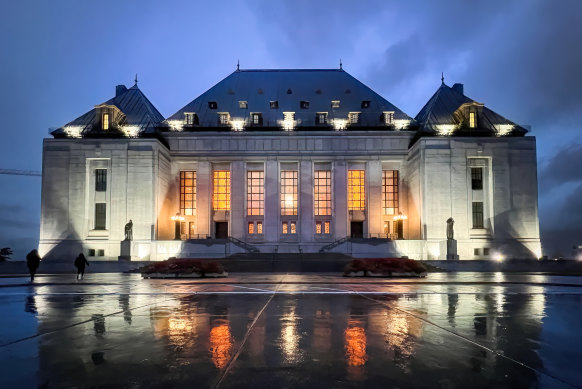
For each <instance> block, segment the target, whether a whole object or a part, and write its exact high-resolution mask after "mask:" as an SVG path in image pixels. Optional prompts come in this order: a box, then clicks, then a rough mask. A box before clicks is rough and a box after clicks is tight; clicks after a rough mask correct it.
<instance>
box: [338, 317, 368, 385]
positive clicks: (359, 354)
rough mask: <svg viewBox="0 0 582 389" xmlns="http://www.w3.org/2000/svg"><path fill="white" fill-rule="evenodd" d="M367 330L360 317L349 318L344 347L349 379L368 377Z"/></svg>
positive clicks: (357, 379) (356, 379) (360, 379)
mask: <svg viewBox="0 0 582 389" xmlns="http://www.w3.org/2000/svg"><path fill="white" fill-rule="evenodd" d="M366 343H367V338H366V330H365V329H364V323H363V322H362V321H361V320H359V319H353V318H350V319H348V323H347V325H346V329H345V330H344V349H345V353H346V364H347V366H346V373H347V379H348V380H349V381H362V380H364V379H365V378H366V369H365V364H366V362H367V360H368V355H367V354H366Z"/></svg>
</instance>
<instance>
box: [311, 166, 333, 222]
mask: <svg viewBox="0 0 582 389" xmlns="http://www.w3.org/2000/svg"><path fill="white" fill-rule="evenodd" d="M313 202H314V204H313V210H314V214H315V216H329V215H331V171H330V170H316V171H315V172H314V176H313Z"/></svg>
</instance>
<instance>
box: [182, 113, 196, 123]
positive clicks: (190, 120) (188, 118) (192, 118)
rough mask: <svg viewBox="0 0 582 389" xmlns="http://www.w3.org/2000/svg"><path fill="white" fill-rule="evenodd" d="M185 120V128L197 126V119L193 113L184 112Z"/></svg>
mask: <svg viewBox="0 0 582 389" xmlns="http://www.w3.org/2000/svg"><path fill="white" fill-rule="evenodd" d="M184 116H185V118H186V125H187V126H192V125H194V124H198V117H197V116H196V114H195V113H192V112H186V113H185V114H184Z"/></svg>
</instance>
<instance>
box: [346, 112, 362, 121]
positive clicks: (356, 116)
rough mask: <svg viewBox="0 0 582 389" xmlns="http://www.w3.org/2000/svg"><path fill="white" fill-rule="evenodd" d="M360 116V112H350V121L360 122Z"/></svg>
mask: <svg viewBox="0 0 582 389" xmlns="http://www.w3.org/2000/svg"><path fill="white" fill-rule="evenodd" d="M359 117H360V113H359V112H350V113H349V114H348V121H349V122H350V124H358V119H359Z"/></svg>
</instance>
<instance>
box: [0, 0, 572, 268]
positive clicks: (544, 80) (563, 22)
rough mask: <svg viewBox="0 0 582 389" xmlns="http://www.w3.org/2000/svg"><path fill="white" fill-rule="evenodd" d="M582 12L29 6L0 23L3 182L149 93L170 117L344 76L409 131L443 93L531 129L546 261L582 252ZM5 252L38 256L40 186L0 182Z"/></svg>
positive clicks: (506, 7)
mask: <svg viewBox="0 0 582 389" xmlns="http://www.w3.org/2000/svg"><path fill="white" fill-rule="evenodd" d="M580 20H582V2H580V1H577V0H562V1H549V0H546V1H541V0H528V1H507V0H503V1H491V0H490V1H478V2H476V1H472V2H467V1H461V0H459V1H439V2H434V1H426V2H420V1H407V2H400V1H385V0H368V1H365V2H364V1H341V0H335V1H327V0H326V1H313V0H312V1H307V0H294V1H286V2H283V1H280V2H275V1H262V0H247V1H232V2H226V1H213V2H210V1H200V2H193V1H184V2H178V1H165V2H160V1H122V0H117V1H100V2H84V1H76V0H69V1H42V0H38V1H27V0H21V1H17V2H10V3H7V4H4V5H3V7H2V13H1V14H0V40H1V46H0V47H1V48H0V58H1V64H2V68H1V69H2V71H1V73H0V103H1V104H0V113H1V117H2V127H1V128H0V131H1V132H2V141H1V143H0V168H4V169H30V170H40V169H41V158H42V153H41V150H42V139H43V138H45V137H48V128H49V127H58V126H61V125H63V124H65V123H66V122H68V121H69V120H71V119H74V118H76V117H77V116H79V115H81V114H82V113H84V112H87V111H88V110H90V109H91V108H92V107H93V106H94V105H95V104H98V103H101V102H103V101H105V100H107V99H109V98H110V97H112V96H113V94H114V87H115V85H116V84H121V83H124V84H126V85H128V86H129V85H131V84H132V83H133V78H134V76H135V73H138V77H139V79H140V83H139V85H140V88H141V89H142V91H144V93H145V94H146V95H147V96H148V97H149V98H150V100H151V101H152V102H153V103H154V105H156V107H157V108H158V109H159V110H160V112H161V113H162V114H163V115H164V116H169V115H171V114H172V113H174V112H175V111H176V110H178V109H179V108H180V107H182V106H184V105H185V104H186V103H187V102H189V101H191V100H192V99H194V98H195V97H197V96H198V95H199V94H201V93H202V92H204V91H205V90H206V89H208V88H209V87H211V86H212V85H214V84H215V83H217V82H218V81H220V80H221V79H222V78H224V77H225V76H227V75H228V74H229V73H230V72H232V71H233V70H234V69H235V68H236V61H237V59H240V62H241V67H242V68H247V69H248V68H335V67H337V66H338V63H339V59H340V58H341V59H342V61H343V64H344V69H345V70H346V71H348V72H349V73H351V74H352V75H353V76H355V77H356V78H358V79H360V80H361V81H362V82H364V83H366V84H367V85H369V86H370V87H371V88H372V89H374V90H376V91H377V92H378V93H380V94H381V95H383V96H384V97H385V98H386V99H388V100H389V101H390V102H392V103H393V104H395V105H396V106H398V107H399V108H400V109H402V110H403V111H404V112H406V113H407V114H408V115H410V116H413V117H414V116H415V115H416V113H417V112H418V111H419V110H420V109H421V108H422V106H423V105H424V103H425V102H426V101H427V100H428V99H429V98H430V96H431V95H432V94H433V93H434V91H435V90H436V89H437V88H438V86H439V85H440V75H441V72H444V74H445V82H446V83H447V84H449V85H452V84H453V83H455V82H461V83H464V84H465V94H466V95H467V96H469V97H471V98H473V99H475V100H477V101H479V102H483V103H485V105H487V106H488V107H489V108H491V109H493V110H495V111H497V112H499V113H500V114H502V115H504V116H506V117H507V118H509V119H511V120H513V121H515V122H517V123H520V124H529V125H531V126H532V135H535V136H536V137H537V141H538V176H539V182H540V218H541V223H542V226H541V227H542V233H543V236H542V238H543V239H544V242H543V243H544V246H545V247H547V248H548V249H552V251H554V247H557V246H560V247H562V248H563V250H562V251H564V252H566V251H568V249H569V248H570V247H569V246H571V245H572V244H574V243H578V244H582V195H581V193H582V169H580V168H579V165H580V164H581V162H582V157H581V156H582V135H581V127H582V125H581V123H582V109H581V107H582V76H581V75H580V72H582V47H581V46H582V43H581V41H580V39H581V38H582V23H581V22H580ZM0 188H1V189H2V190H0V247H5V246H10V247H13V248H14V249H15V251H16V254H17V255H16V256H15V257H17V258H18V257H20V258H21V257H22V256H23V254H25V251H27V250H30V249H31V248H32V247H34V246H36V243H37V241H38V234H39V215H40V178H39V177H18V176H6V175H0Z"/></svg>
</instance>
